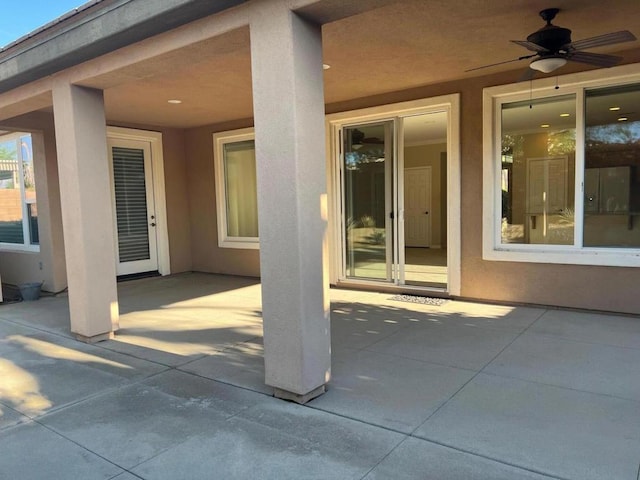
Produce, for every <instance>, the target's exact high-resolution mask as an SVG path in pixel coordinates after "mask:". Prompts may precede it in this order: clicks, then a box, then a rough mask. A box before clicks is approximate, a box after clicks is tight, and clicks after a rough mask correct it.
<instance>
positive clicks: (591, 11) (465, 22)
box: [82, 0, 640, 128]
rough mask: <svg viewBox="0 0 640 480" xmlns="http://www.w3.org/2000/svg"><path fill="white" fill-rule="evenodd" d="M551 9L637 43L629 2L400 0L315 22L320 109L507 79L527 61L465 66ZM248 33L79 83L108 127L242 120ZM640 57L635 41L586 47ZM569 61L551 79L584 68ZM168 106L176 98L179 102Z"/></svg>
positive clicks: (246, 104) (562, 18)
mask: <svg viewBox="0 0 640 480" xmlns="http://www.w3.org/2000/svg"><path fill="white" fill-rule="evenodd" d="M549 7H559V8H560V9H561V11H560V13H559V14H558V16H557V18H556V20H555V21H554V24H557V25H560V26H563V27H566V28H570V29H571V30H572V31H573V35H572V36H573V40H580V39H583V38H587V37H592V36H596V35H601V34H604V33H609V32H614V31H618V30H630V31H631V32H632V33H634V34H635V35H636V36H638V37H640V15H639V14H638V13H639V9H638V2H637V0H615V1H613V2H609V3H606V4H605V3H604V2H602V1H601V0H567V1H561V2H556V4H550V3H549V1H548V0H534V1H531V0H494V1H491V2H486V1H484V0H465V1H453V2H452V1H440V0H438V1H430V2H425V1H424V0H402V1H398V2H393V3H391V4H389V5H387V6H384V7H381V8H378V9H375V10H372V11H369V12H366V13H362V14H359V15H355V16H352V17H348V18H345V19H342V20H338V21H335V22H331V23H327V24H325V25H324V26H323V42H324V62H325V63H326V64H328V65H330V67H331V68H330V69H328V70H326V71H325V99H326V103H327V104H329V105H330V104H339V103H340V102H344V101H346V100H351V99H356V98H363V97H369V96H373V95H379V94H384V93H387V92H393V91H401V90H406V89H411V88H415V87H419V86H423V85H429V84H437V83H444V82H448V81H454V80H460V79H467V78H472V77H478V76H483V75H490V74H495V73H500V72H511V73H510V74H508V75H507V76H505V77H503V78H504V79H505V80H503V81H504V82H509V81H516V80H517V79H518V78H519V77H520V75H521V73H522V72H523V71H524V70H525V69H526V68H527V65H528V64H527V61H526V60H523V61H520V62H514V63H507V64H504V65H499V66H495V67H491V68H487V69H483V70H476V71H473V72H466V70H468V69H471V68H475V67H479V66H482V65H485V64H491V63H496V62H501V61H505V60H510V59H515V58H517V57H519V56H521V55H525V54H527V53H528V51H527V50H525V49H524V48H522V47H520V46H518V45H515V44H513V43H511V42H509V40H524V39H526V37H527V35H528V34H529V33H532V32H533V31H535V30H537V29H539V28H540V27H542V26H543V25H544V22H543V21H542V19H541V18H540V17H539V16H538V11H540V10H542V9H544V8H549ZM249 37H250V35H249V29H248V28H241V29H237V30H234V31H231V32H229V33H227V34H225V35H222V36H219V37H216V38H213V39H210V40H207V41H203V42H200V43H196V44H192V45H190V46H188V47H184V48H181V49H179V50H175V51H173V52H170V53H168V54H164V55H161V56H158V57H154V58H151V59H148V60H145V61H141V62H139V63H136V64H133V65H130V66H128V67H126V68H122V69H119V70H115V71H112V72H110V73H107V74H102V75H100V76H97V77H94V78H91V79H89V80H86V81H84V82H82V84H83V85H85V86H89V87H94V88H100V89H103V90H104V91H105V102H106V111H107V117H108V120H109V122H111V123H119V124H130V125H155V126H158V127H176V128H192V127H196V126H202V125H208V124H215V123H222V122H227V121H232V120H240V119H248V118H251V117H252V98H251V57H250V40H249ZM589 51H591V52H596V53H615V54H617V55H620V56H622V57H624V60H623V63H631V62H636V61H639V60H640V42H630V43H623V44H620V45H614V46H609V47H600V48H595V49H591V50H589ZM274 68H278V66H277V65H274ZM591 68H593V67H590V66H588V65H584V64H577V63H570V64H568V65H567V66H565V67H563V68H561V69H560V70H559V71H558V72H557V73H558V74H564V73H569V72H573V71H579V70H586V69H591ZM168 100H181V102H182V103H180V104H171V103H168Z"/></svg>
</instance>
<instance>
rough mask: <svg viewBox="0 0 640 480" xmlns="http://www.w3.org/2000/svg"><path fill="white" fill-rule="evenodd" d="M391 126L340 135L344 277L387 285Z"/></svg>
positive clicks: (358, 127) (360, 127)
mask: <svg viewBox="0 0 640 480" xmlns="http://www.w3.org/2000/svg"><path fill="white" fill-rule="evenodd" d="M393 128H394V122H393V120H391V121H386V122H380V123H374V124H366V125H356V126H350V127H346V128H344V129H343V132H342V143H343V145H342V151H343V155H342V162H343V164H342V172H343V193H344V199H343V200H344V203H343V206H344V229H343V232H344V245H345V252H344V253H345V274H346V277H347V278H353V279H372V280H378V281H387V282H391V281H392V280H393V278H392V263H393V230H394V229H393V183H394V182H393V171H394V166H393V162H394V148H393Z"/></svg>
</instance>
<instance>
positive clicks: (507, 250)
mask: <svg viewBox="0 0 640 480" xmlns="http://www.w3.org/2000/svg"><path fill="white" fill-rule="evenodd" d="M523 247H524V246H523ZM482 259H483V260H490V261H500V262H523V263H552V264H565V265H593V266H604V267H640V249H628V250H627V249H620V248H616V249H612V248H583V249H580V250H576V249H568V248H562V247H560V248H554V247H544V246H542V248H539V249H536V250H535V251H534V250H532V249H530V248H518V247H513V246H504V247H500V248H496V249H491V250H484V251H483V254H482Z"/></svg>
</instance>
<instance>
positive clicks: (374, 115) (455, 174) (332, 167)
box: [326, 94, 461, 296]
mask: <svg viewBox="0 0 640 480" xmlns="http://www.w3.org/2000/svg"><path fill="white" fill-rule="evenodd" d="M443 111H444V112H446V113H447V133H448V134H447V273H448V282H447V288H446V290H445V292H446V293H448V294H450V295H453V296H459V295H460V288H461V287H460V286H461V280H460V275H461V273H460V272H461V261H460V256H461V235H460V232H461V224H460V217H461V215H460V210H461V202H460V195H461V187H460V95H459V94H451V95H443V96H439V97H432V98H426V99H421V100H413V101H409V102H402V103H396V104H390V105H381V106H377V107H370V108H364V109H360V110H353V111H348V112H342V113H336V114H331V115H327V116H326V132H327V135H326V149H327V153H328V155H327V192H328V195H327V197H328V198H327V200H328V201H327V204H328V210H329V212H330V218H332V221H330V222H329V225H328V235H329V249H330V265H329V275H330V281H331V283H333V284H341V283H342V284H344V283H352V284H354V285H355V284H359V285H363V286H366V285H372V286H381V285H384V284H383V283H380V282H373V281H365V280H357V281H356V280H352V279H349V281H348V282H347V281H346V280H345V278H343V277H342V272H343V270H342V265H343V263H344V259H343V254H344V252H343V248H342V229H343V212H342V199H341V198H340V195H341V182H342V179H341V170H340V168H341V159H342V140H341V137H342V129H343V128H344V127H346V126H349V125H357V124H362V123H371V122H375V121H381V120H385V119H394V118H399V119H400V120H401V119H402V118H404V117H408V116H413V115H422V114H428V113H436V112H443ZM398 137H399V135H397V134H396V141H395V143H394V145H395V148H397V149H398V150H399V151H401V150H400V149H401V148H402V143H403V142H402V138H398ZM395 156H396V158H400V164H399V165H398V166H397V167H398V170H400V167H403V165H402V162H401V157H402V156H401V155H397V154H396V155H395ZM398 180H399V184H398V188H403V187H404V185H403V184H402V183H403V179H402V178H399V179H398ZM394 197H397V195H395V196H394ZM396 200H397V198H396V199H394V201H396ZM394 211H396V212H397V211H398V209H397V208H396V205H394ZM398 217H399V215H395V219H394V223H395V231H396V232H398V234H399V235H402V232H401V231H400V230H401V229H398V228H397V219H398ZM396 250H397V249H396ZM400 250H402V249H400ZM400 260H402V259H394V264H398V263H399V261H400ZM389 286H391V285H389ZM400 287H401V288H402V289H403V290H411V289H416V290H438V291H442V289H433V288H428V287H418V286H411V285H401V286H400Z"/></svg>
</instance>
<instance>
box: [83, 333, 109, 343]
mask: <svg viewBox="0 0 640 480" xmlns="http://www.w3.org/2000/svg"><path fill="white" fill-rule="evenodd" d="M113 333H114V332H107V333H101V334H99V335H94V336H92V337H86V336H84V335H81V334H79V333H74V335H75V337H76V340H78V341H79V342H84V343H98V342H104V341H105V340H111V339H113Z"/></svg>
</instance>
